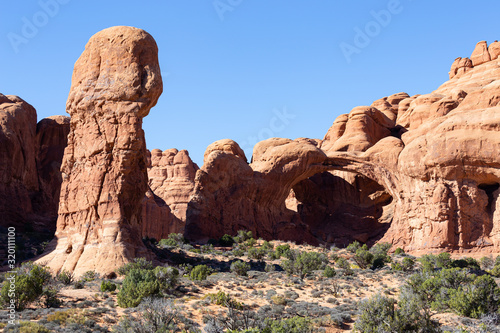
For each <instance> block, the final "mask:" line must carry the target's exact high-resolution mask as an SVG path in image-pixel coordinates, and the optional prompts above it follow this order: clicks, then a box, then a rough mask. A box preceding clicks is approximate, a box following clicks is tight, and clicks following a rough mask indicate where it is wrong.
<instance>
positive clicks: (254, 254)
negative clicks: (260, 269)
mask: <svg viewBox="0 0 500 333" xmlns="http://www.w3.org/2000/svg"><path fill="white" fill-rule="evenodd" d="M252 239H253V238H252ZM266 254H267V251H266V250H265V249H264V248H262V247H260V248H255V247H252V248H250V249H249V250H248V258H250V259H256V260H262V259H264V257H265V256H266Z"/></svg>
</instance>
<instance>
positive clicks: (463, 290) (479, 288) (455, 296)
mask: <svg viewBox="0 0 500 333" xmlns="http://www.w3.org/2000/svg"><path fill="white" fill-rule="evenodd" d="M449 294H450V298H449V301H448V306H449V307H450V308H451V309H452V310H454V311H455V312H456V313H457V314H459V315H461V316H466V317H472V318H480V317H481V316H482V315H485V314H490V313H495V312H497V310H498V306H499V297H500V290H499V288H498V286H497V284H496V283H495V280H493V278H492V277H491V276H489V275H483V276H478V277H477V278H476V279H475V280H474V281H472V282H471V283H469V284H466V285H463V286H461V287H459V288H458V289H454V288H451V289H449Z"/></svg>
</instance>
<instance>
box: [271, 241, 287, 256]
mask: <svg viewBox="0 0 500 333" xmlns="http://www.w3.org/2000/svg"><path fill="white" fill-rule="evenodd" d="M290 252H291V250H290V245H289V244H282V245H278V246H276V249H275V250H274V252H273V253H271V259H279V258H281V257H285V258H288V257H289V256H290Z"/></svg>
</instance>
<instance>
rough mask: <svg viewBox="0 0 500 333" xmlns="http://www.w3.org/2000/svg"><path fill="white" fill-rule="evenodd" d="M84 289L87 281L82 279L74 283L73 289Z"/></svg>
mask: <svg viewBox="0 0 500 333" xmlns="http://www.w3.org/2000/svg"><path fill="white" fill-rule="evenodd" d="M83 288H85V280H83V279H80V280H76V281H75V282H74V283H73V289H83Z"/></svg>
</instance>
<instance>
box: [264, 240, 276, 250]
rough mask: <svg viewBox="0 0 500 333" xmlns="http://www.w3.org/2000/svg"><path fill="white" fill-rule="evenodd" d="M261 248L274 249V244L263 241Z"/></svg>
mask: <svg viewBox="0 0 500 333" xmlns="http://www.w3.org/2000/svg"><path fill="white" fill-rule="evenodd" d="M261 248H262V249H264V250H266V251H272V250H273V249H274V244H273V243H271V242H268V241H264V243H262V247H261Z"/></svg>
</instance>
